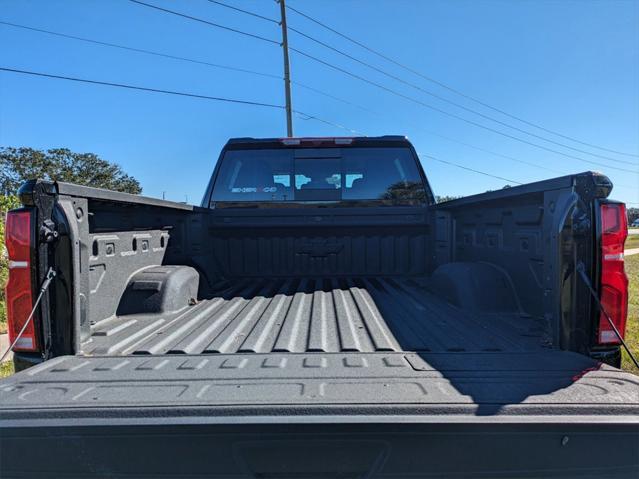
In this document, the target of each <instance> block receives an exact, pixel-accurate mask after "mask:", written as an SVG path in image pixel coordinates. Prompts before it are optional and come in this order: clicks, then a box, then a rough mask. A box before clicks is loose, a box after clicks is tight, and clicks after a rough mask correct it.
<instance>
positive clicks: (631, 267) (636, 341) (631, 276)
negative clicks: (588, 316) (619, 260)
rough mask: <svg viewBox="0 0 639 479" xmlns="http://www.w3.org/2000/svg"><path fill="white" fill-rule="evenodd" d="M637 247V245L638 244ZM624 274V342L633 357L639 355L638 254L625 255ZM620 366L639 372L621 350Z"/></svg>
mask: <svg viewBox="0 0 639 479" xmlns="http://www.w3.org/2000/svg"><path fill="white" fill-rule="evenodd" d="M638 247H639V246H638ZM626 274H627V275H628V292H629V298H628V322H627V323H626V344H628V347H629V348H630V350H631V351H632V352H633V354H634V355H635V357H639V254H635V255H633V256H627V257H626ZM621 367H622V368H623V369H625V370H626V371H630V372H633V373H635V374H639V369H637V368H636V367H635V365H634V364H632V362H631V361H630V358H629V357H628V354H626V352H625V351H624V352H623V359H622V363H621Z"/></svg>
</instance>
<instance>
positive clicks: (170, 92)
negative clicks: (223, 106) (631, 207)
mask: <svg viewBox="0 0 639 479" xmlns="http://www.w3.org/2000/svg"><path fill="white" fill-rule="evenodd" d="M0 71H5V72H11V73H21V74H23V75H32V76H38V77H45V78H55V79H58V80H69V81H75V82H81V83H91V84H93V85H104V86H112V87H118V88H127V89H129V90H140V91H147V92H152V93H164V94H166V95H177V96H186V97H191V98H199V99H202V100H214V101H221V102H227V103H240V104H243V105H251V106H261V107H266V108H279V109H284V107H283V106H282V105H274V104H272V103H262V102H258V101H250V100H238V99H235V98H224V97H218V96H208V95H199V94H196V93H188V92H180V91H173V90H162V89H159V88H149V87H142V86H137V85H127V84H124V83H114V82H105V81H99V80H88V79H86V78H76V77H69V76H64V75H53V74H50V73H42V72H34V71H29V70H18V69H16V68H6V67H0Z"/></svg>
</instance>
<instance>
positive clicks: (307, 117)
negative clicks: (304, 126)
mask: <svg viewBox="0 0 639 479" xmlns="http://www.w3.org/2000/svg"><path fill="white" fill-rule="evenodd" d="M293 113H295V114H297V115H300V118H301V119H302V120H315V121H319V122H320V123H325V124H327V125H331V126H334V127H336V128H341V129H342V130H346V131H348V132H350V133H354V134H356V135H358V134H360V132H359V131H357V130H353V129H352V128H349V127H347V126H344V125H340V124H339V123H333V122H332V121H328V120H324V119H323V118H319V117H317V116H315V115H309V114H308V113H304V112H303V111H299V110H293Z"/></svg>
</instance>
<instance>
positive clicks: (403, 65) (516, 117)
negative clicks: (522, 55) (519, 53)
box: [286, 5, 639, 157]
mask: <svg viewBox="0 0 639 479" xmlns="http://www.w3.org/2000/svg"><path fill="white" fill-rule="evenodd" d="M286 8H287V9H289V10H291V11H293V12H295V13H297V14H298V15H300V16H302V17H304V18H306V19H307V20H310V21H311V22H313V23H316V24H317V25H319V26H321V27H322V28H325V29H327V30H329V31H330V32H333V33H335V34H336V35H339V36H340V37H342V38H344V39H346V40H348V41H349V42H351V43H353V44H355V45H357V46H359V47H361V48H363V49H365V50H367V51H368V52H370V53H373V54H374V55H377V56H378V57H380V58H383V59H384V60H386V61H388V62H391V63H393V64H394V65H397V66H399V67H400V68H403V69H404V70H406V71H409V72H411V73H413V74H414V75H417V76H419V77H421V78H423V79H425V80H427V81H429V82H432V83H434V84H436V85H439V86H441V87H442V88H445V89H447V90H449V91H451V92H453V93H455V94H457V95H460V96H462V97H463V98H466V99H468V100H471V101H473V102H475V103H477V104H479V105H482V106H484V107H486V108H490V109H491V110H493V111H496V112H498V113H501V114H502V115H505V116H507V117H510V118H512V119H514V120H517V121H520V122H522V123H525V124H527V125H529V126H532V127H535V128H538V129H540V130H542V131H545V132H547V133H551V134H553V135H556V136H559V137H561V138H564V139H566V140H570V141H573V142H575V143H579V144H582V145H585V146H589V147H591V148H596V149H598V150H602V151H608V152H610V153H616V154H618V155H624V156H634V157H639V154H636V153H624V152H621V151H617V150H612V149H609V148H604V147H601V146H597V145H594V144H592V143H587V142H584V141H580V140H577V139H576V138H573V137H571V136H568V135H564V134H561V133H558V132H556V131H553V130H550V129H548V128H544V127H543V126H540V125H538V124H536V123H533V122H530V121H527V120H524V119H523V118H520V117H518V116H515V115H512V114H510V113H507V112H505V111H504V110H501V109H499V108H497V107H494V106H491V105H489V104H488V103H485V102H483V101H481V100H478V99H476V98H474V97H472V96H470V95H467V94H465V93H463V92H461V91H459V90H457V89H455V88H453V87H451V86H449V85H446V84H445V83H442V82H440V81H438V80H435V79H434V78H431V77H429V76H426V75H424V74H422V73H420V72H418V71H417V70H415V69H413V68H411V67H409V66H406V65H405V64H402V63H400V62H398V61H397V60H394V59H392V58H390V57H389V56H387V55H384V54H383V53H380V52H378V51H376V50H374V49H372V48H370V47H368V46H367V45H365V44H363V43H361V42H359V41H357V40H355V39H354V38H351V37H349V36H348V35H345V34H344V33H341V32H339V31H337V30H335V29H334V28H331V27H329V26H328V25H326V24H324V23H322V22H320V21H319V20H317V19H315V18H313V17H311V16H310V15H307V14H305V13H303V12H301V11H299V10H297V9H296V8H293V7H291V6H290V5H286Z"/></svg>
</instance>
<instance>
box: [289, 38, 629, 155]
mask: <svg viewBox="0 0 639 479" xmlns="http://www.w3.org/2000/svg"><path fill="white" fill-rule="evenodd" d="M289 30H291V31H293V32H295V33H297V34H298V35H300V36H302V37H304V38H307V39H308V40H311V41H313V42H315V43H317V44H318V45H321V46H323V47H324V48H327V49H329V50H331V51H333V52H336V53H338V54H340V55H342V56H344V57H346V58H348V59H350V60H353V61H354V62H357V63H359V64H360V65H364V66H365V67H367V68H370V69H371V70H373V71H376V72H378V73H381V74H382V75H385V76H387V77H388V78H391V79H393V80H395V81H398V82H400V83H402V84H404V85H407V86H410V87H411V88H414V89H416V90H418V91H421V92H422V93H425V94H427V95H430V96H432V97H433V98H437V99H438V100H440V101H443V102H445V103H448V104H450V105H453V106H456V107H457V108H461V109H462V110H465V111H468V112H470V113H472V114H474V115H477V116H480V117H482V118H484V119H487V120H489V121H492V122H495V123H497V124H499V125H502V126H505V127H507V128H511V129H513V130H516V131H518V132H520V133H524V134H526V135H530V136H532V137H534V138H538V139H540V140H543V141H547V142H549V143H552V144H554V145H557V146H561V147H563V148H567V149H569V150H573V151H577V152H579V153H585V154H586V155H592V156H595V157H598V158H602V159H605V160H610V161H614V162H617V163H625V164H627V165H633V166H635V165H637V163H634V162H630V161H624V160H619V159H617V158H612V157H610V156H605V155H600V154H597V153H592V152H590V151H586V150H582V149H580V148H574V147H572V146H570V145H566V144H564V143H560V142H558V141H554V140H551V139H548V138H546V137H543V136H541V135H537V134H535V133H530V132H529V131H526V130H524V129H522V128H518V127H516V126H513V125H511V124H509V123H506V122H504V121H501V120H498V119H496V118H493V117H491V116H489V115H486V114H484V113H482V112H480V111H477V110H474V109H472V108H468V107H466V106H464V105H461V104H460V103H457V102H454V101H452V100H449V99H448V98H446V97H443V96H441V95H438V94H436V93H433V92H431V91H429V90H426V89H424V88H422V87H420V86H419V85H415V84H414V83H411V82H408V81H406V80H404V79H403V78H400V77H398V76H397V75H393V74H392V73H389V72H387V71H385V70H383V69H381V68H378V67H376V66H375V65H372V64H370V63H368V62H365V61H363V60H360V59H359V58H356V57H354V56H353V55H350V54H348V53H346V52H344V51H342V50H340V49H338V48H335V47H334V46H332V45H329V44H328V43H325V42H323V41H321V40H318V39H317V38H315V37H312V36H311V35H308V34H306V33H304V32H302V31H300V30H297V29H296V28H293V27H291V26H289Z"/></svg>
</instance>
